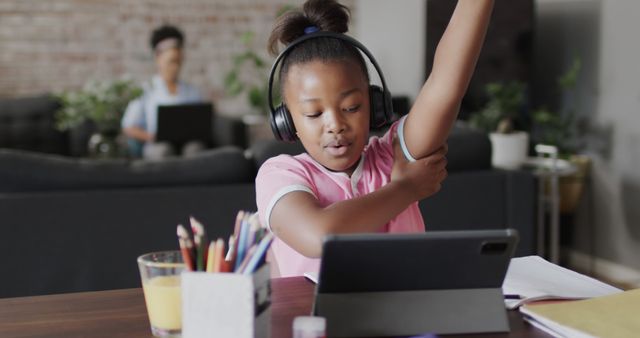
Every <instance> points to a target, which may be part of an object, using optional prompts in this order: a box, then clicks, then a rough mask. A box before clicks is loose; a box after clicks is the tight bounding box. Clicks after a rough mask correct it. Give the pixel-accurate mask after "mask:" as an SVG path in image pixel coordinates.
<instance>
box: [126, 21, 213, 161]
mask: <svg viewBox="0 0 640 338" xmlns="http://www.w3.org/2000/svg"><path fill="white" fill-rule="evenodd" d="M183 46H184V35H183V34H182V32H181V31H180V30H179V29H178V28H176V27H174V26H169V25H163V26H161V27H158V28H157V29H155V30H154V31H153V33H152V34H151V48H152V50H153V53H154V56H155V62H156V72H157V73H156V75H155V76H153V78H152V79H151V81H149V82H147V83H145V84H144V85H143V89H144V93H143V94H142V96H140V97H139V98H137V99H136V100H134V101H131V102H130V103H129V105H128V106H127V109H126V111H125V113H124V117H123V118H122V130H123V132H124V134H125V135H126V136H127V137H129V145H130V152H131V153H132V155H134V156H138V157H139V156H140V155H142V157H144V158H146V159H160V158H164V157H167V156H171V155H174V154H175V153H176V149H174V147H173V146H172V145H171V144H169V143H167V142H155V134H156V131H157V128H158V106H162V105H176V104H187V103H197V102H202V101H203V98H202V95H201V94H200V92H199V91H198V90H197V89H196V88H195V87H193V86H191V85H189V84H187V83H184V82H182V81H180V80H179V75H180V68H181V66H182V62H183V58H184V56H183ZM204 147H205V146H204V144H202V143H201V142H197V141H193V142H188V143H186V144H185V145H184V146H183V147H182V154H183V155H185V156H189V155H193V154H194V153H197V152H199V151H201V150H202V149H204Z"/></svg>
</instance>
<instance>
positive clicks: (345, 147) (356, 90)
mask: <svg viewBox="0 0 640 338" xmlns="http://www.w3.org/2000/svg"><path fill="white" fill-rule="evenodd" d="M284 98H285V102H286V105H287V108H288V109H289V112H291V117H292V119H293V123H294V124H295V127H296V130H297V135H298V138H300V141H301V142H302V145H303V146H304V148H305V149H306V150H307V152H308V153H309V155H311V157H313V158H314V159H315V160H316V161H318V162H319V163H320V164H322V165H323V166H324V167H326V168H327V169H329V170H332V171H339V172H345V173H347V174H348V175H351V174H352V173H353V170H354V169H355V167H356V166H357V164H358V161H359V159H360V156H361V155H362V151H363V149H364V147H365V145H366V142H367V140H368V138H369V83H368V81H367V80H366V78H365V76H364V74H363V72H362V70H361V68H360V65H358V64H357V63H355V62H352V61H330V62H323V61H311V62H306V63H301V64H296V65H293V66H291V68H289V72H288V74H287V77H286V79H285V82H284Z"/></svg>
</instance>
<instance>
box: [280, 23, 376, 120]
mask: <svg viewBox="0 0 640 338" xmlns="http://www.w3.org/2000/svg"><path fill="white" fill-rule="evenodd" d="M316 38H333V39H337V40H342V41H346V42H348V43H349V44H351V45H352V46H354V47H356V48H357V49H358V50H360V51H361V52H362V53H363V54H364V55H366V56H367V59H369V62H371V64H372V65H373V67H374V68H375V69H376V72H377V73H378V77H379V78H380V82H381V83H382V90H383V92H387V83H386V81H385V80H384V75H382V70H381V69H380V66H378V62H376V59H375V58H374V57H373V55H372V54H371V52H369V50H368V49H367V48H366V47H365V46H364V45H363V44H361V43H360V42H359V41H358V40H356V39H354V38H352V37H350V36H348V35H345V34H341V33H335V32H327V31H317V32H313V33H309V34H305V35H303V36H301V37H299V38H297V39H295V40H293V41H292V42H291V43H290V44H288V45H287V47H285V49H284V50H283V51H282V52H280V54H279V55H278V57H277V58H276V59H275V61H274V62H273V66H271V71H270V72H269V87H268V89H269V93H268V101H269V109H270V110H271V113H272V114H273V113H274V112H275V110H276V108H275V107H274V106H273V79H274V75H275V73H276V69H277V68H278V64H279V63H280V62H281V61H282V59H284V57H285V56H286V55H287V54H288V53H289V52H290V51H291V50H292V49H293V48H294V47H295V46H297V45H299V44H301V43H302V42H304V41H307V40H311V39H316Z"/></svg>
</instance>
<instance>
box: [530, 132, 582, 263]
mask: <svg viewBox="0 0 640 338" xmlns="http://www.w3.org/2000/svg"><path fill="white" fill-rule="evenodd" d="M535 151H536V153H537V155H538V156H537V157H529V158H528V159H527V161H526V163H525V165H526V166H527V167H529V168H532V169H533V173H534V175H536V176H537V177H538V231H537V232H538V233H537V241H538V254H539V255H540V256H543V257H544V256H545V254H546V245H545V244H546V222H545V220H546V215H547V213H549V223H550V227H549V232H550V234H549V259H550V260H551V262H553V263H555V264H558V262H559V260H560V192H559V190H558V180H559V179H560V178H561V177H564V176H569V175H572V174H574V173H575V172H576V171H577V168H576V166H575V165H573V164H572V163H571V162H569V161H566V160H563V159H559V158H558V148H557V147H555V146H550V145H544V144H538V145H536V146H535Z"/></svg>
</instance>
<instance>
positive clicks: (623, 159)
mask: <svg viewBox="0 0 640 338" xmlns="http://www.w3.org/2000/svg"><path fill="white" fill-rule="evenodd" d="M638 12H640V1H637V0H616V1H603V0H538V3H537V16H538V20H537V27H538V28H537V31H536V50H537V52H536V58H535V59H536V62H537V64H536V68H537V71H536V73H537V74H538V76H537V80H536V81H535V82H536V85H537V86H538V87H540V86H544V83H545V82H547V81H542V80H541V78H542V77H546V78H547V80H548V79H552V78H553V76H556V75H557V72H558V71H559V70H561V69H566V67H567V66H568V64H569V61H570V59H571V56H572V55H574V54H576V55H579V56H580V57H582V59H583V70H582V73H581V74H580V78H579V81H580V83H579V85H578V87H577V88H576V93H575V98H576V99H577V105H576V106H577V108H578V113H579V114H582V115H583V116H586V117H587V118H588V119H589V121H590V124H591V128H590V129H589V132H588V133H586V134H585V135H583V137H584V138H585V139H586V140H587V141H588V147H587V150H586V151H587V152H588V153H589V154H590V155H591V156H592V157H593V159H594V163H593V168H592V174H591V179H590V182H589V183H590V185H589V188H590V189H589V196H587V197H588V198H587V200H586V202H589V203H585V204H586V205H583V206H582V208H581V210H580V214H579V215H578V218H577V220H578V222H577V223H576V226H575V229H574V240H575V241H574V242H575V243H574V245H575V247H574V249H577V250H579V251H582V252H585V251H586V252H585V253H587V254H591V255H595V256H597V257H599V258H603V259H605V260H607V261H610V262H613V263H616V264H620V265H623V266H626V267H629V268H632V269H635V270H640V62H639V60H640V44H639V43H638V42H637V41H638V32H640V21H639V20H637V13H638ZM542 91H544V89H542ZM565 99H567V98H566V97H565ZM566 103H567V102H565V104H566ZM601 131H609V132H610V133H603V132H601ZM588 251H591V252H588Z"/></svg>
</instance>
